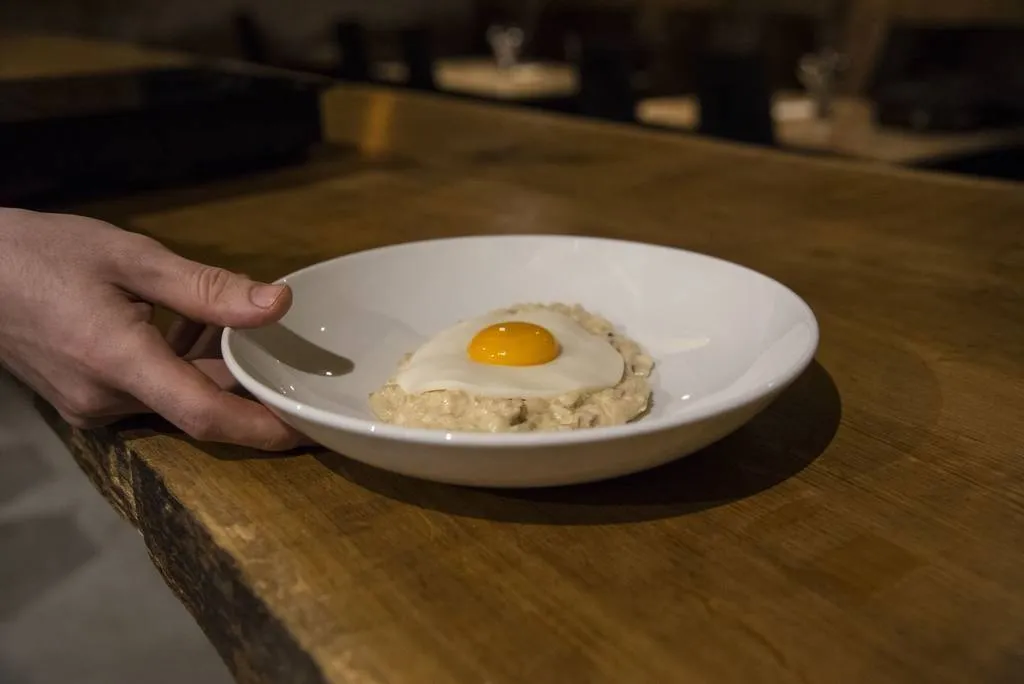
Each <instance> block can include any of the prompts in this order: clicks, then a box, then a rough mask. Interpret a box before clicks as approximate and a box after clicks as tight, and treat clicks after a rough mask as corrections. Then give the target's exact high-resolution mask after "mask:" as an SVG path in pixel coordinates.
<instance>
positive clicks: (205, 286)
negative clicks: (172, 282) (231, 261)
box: [194, 266, 234, 304]
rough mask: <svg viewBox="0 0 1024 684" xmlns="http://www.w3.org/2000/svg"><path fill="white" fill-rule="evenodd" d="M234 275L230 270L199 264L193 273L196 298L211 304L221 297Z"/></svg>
mask: <svg viewBox="0 0 1024 684" xmlns="http://www.w3.org/2000/svg"><path fill="white" fill-rule="evenodd" d="M233 278H234V276H233V274H232V273H231V272H229V271H226V270H224V269H223V268H217V267H215V266H201V267H200V268H199V270H198V271H197V272H196V275H195V283H194V287H195V295H196V298H197V299H198V300H199V301H201V302H205V303H207V304H213V303H215V302H217V301H219V300H220V299H222V298H223V297H224V295H225V293H226V292H227V291H228V288H229V287H230V286H231V282H232V280H233Z"/></svg>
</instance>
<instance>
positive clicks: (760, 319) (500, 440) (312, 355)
mask: <svg viewBox="0 0 1024 684" xmlns="http://www.w3.org/2000/svg"><path fill="white" fill-rule="evenodd" d="M282 282H287V283H288V284H289V285H290V286H291V287H292V289H293V291H294V304H293V306H292V309H291V311H289V313H288V314H287V315H286V316H285V318H284V319H283V320H282V322H281V323H280V324H278V325H275V326H269V327H266V328H261V329H258V330H252V331H240V330H230V329H229V330H226V331H225V332H224V337H223V340H222V347H223V352H224V359H225V361H226V362H227V364H228V367H229V368H230V369H231V372H232V373H234V375H235V376H236V377H237V378H238V380H239V382H240V383H241V384H242V385H243V386H244V387H245V388H246V389H247V390H249V391H250V392H251V393H252V394H253V395H254V396H255V397H256V398H258V399H259V400H260V401H262V402H263V403H264V404H266V405H267V406H269V407H270V408H271V409H272V410H274V411H275V412H276V413H277V414H278V415H280V416H281V417H282V418H283V419H284V420H286V421H287V422H288V423H290V424H292V425H293V426H295V427H296V428H297V429H299V430H300V431H302V432H303V433H305V434H306V435H308V436H309V437H311V438H312V439H314V440H316V441H317V442H319V443H320V444H322V445H324V446H325V447H327V448H329V449H332V450H334V451H337V452H338V453H341V454H344V455H346V456H348V457H350V458H353V459H356V460H359V461H362V462H364V463H368V464H370V465H373V466H377V467H379V468H383V469H386V470H391V471H395V472H398V473H403V474H406V475H411V476H415V477H420V478H425V479H428V480H437V481H442V482H451V483H457V484H469V485H482V486H493V487H524V486H547V485H561V484H571V483H577V482H587V481H593V480H600V479H604V478H609V477H613V476H616V475H623V474H626V473H630V472H635V471H639V470H643V469H646V468H650V467H652V466H656V465H659V464H662V463H666V462H668V461H671V460H673V459H676V458H679V457H681V456H685V455H687V454H690V453H692V452H694V451H696V450H698V449H700V448H702V447H704V446H707V445H708V444H710V443H712V442H714V441H716V440H718V439H720V438H722V437H724V436H725V435H727V434H729V433H730V432H732V431H733V430H735V429H736V428H738V427H739V426H741V425H742V424H743V423H745V422H746V421H748V420H749V419H750V418H751V417H753V416H754V415H755V414H756V413H757V412H759V411H760V410H761V409H763V408H764V407H765V406H767V405H768V403H769V402H770V401H771V400H772V399H774V398H775V396H776V395H777V394H778V393H779V392H781V391H782V390H783V389H784V388H785V387H786V386H787V385H789V384H790V383H791V382H792V381H793V380H794V379H795V378H796V377H797V376H798V375H799V374H800V373H801V371H803V370H804V369H805V368H806V367H807V365H808V364H809V363H810V362H811V360H812V358H813V356H814V352H815V349H816V347H817V343H818V326H817V322H816V321H815V318H814V314H813V313H812V312H811V310H810V308H809V307H808V306H807V305H806V304H805V303H804V302H803V300H801V299H800V298H799V297H797V296H796V295H795V294H794V293H793V292H792V291H790V290H789V289H787V288H786V287H784V286H782V285H780V284H779V283H777V282H775V281H774V280H772V279H770V278H767V277H765V276H763V275H761V274H759V273H756V272H754V271H751V270H749V269H746V268H743V267H741V266H737V265H735V264H731V263H728V262H725V261H721V260H719V259H715V258H712V257H708V256H704V255H701V254H695V253H692V252H686V251H682V250H678V249H672V248H668V247H659V246H654V245H648V244H641V243H635V242H624V241H618V240H604V239H595V238H584V237H574V236H533V235H523V236H499V237H468V238H454V239H444V240H430V241H425V242H414V243H407V244H402V245H395V246H391V247H383V248H380V249H374V250H370V251H366V252H360V253H356V254H349V255H347V256H343V257H339V258H337V259H333V260H331V261H325V262H323V263H319V264H316V265H314V266H310V267H309V268H306V269H303V270H301V271H298V272H297V273H294V274H292V275H289V276H287V277H286V278H283V279H282ZM531 301H540V302H564V303H579V304H582V305H583V306H584V307H586V308H587V309H589V310H590V311H592V312H594V313H598V314H601V315H603V316H605V317H606V318H608V319H609V320H611V321H612V322H613V323H615V324H617V325H618V326H619V327H620V328H621V329H622V330H623V331H624V332H625V333H626V334H628V335H629V336H631V337H632V338H633V339H635V340H637V341H638V342H639V343H640V344H641V345H642V346H643V347H645V348H646V350H647V351H648V352H649V353H650V354H651V355H652V356H653V357H654V359H655V362H656V363H657V367H656V370H655V373H654V375H653V378H652V380H653V385H654V405H653V408H652V410H651V411H650V413H649V414H648V415H647V416H646V417H644V418H643V419H641V420H639V421H637V422H635V423H631V424H629V425H623V426H616V427H603V428H592V429H586V430H577V431H569V432H555V433H523V434H480V433H461V432H445V431H441V430H423V429H410V428H402V427H396V426H392V425H387V424H384V423H380V422H378V421H376V420H375V419H374V416H373V414H372V413H371V412H370V409H369V406H368V402H367V397H368V395H369V393H370V392H371V391H374V390H376V389H377V388H378V387H379V386H380V385H381V384H382V383H384V381H385V380H386V379H387V378H388V377H389V376H390V375H391V374H392V373H393V371H394V369H395V366H396V364H397V363H398V361H399V359H400V357H401V356H402V355H403V354H405V353H407V352H410V351H412V350H413V349H415V348H416V347H417V346H419V345H420V344H421V343H422V342H424V341H425V340H427V339H428V338H429V337H430V336H431V335H433V334H434V333H436V332H438V331H439V330H441V329H443V328H445V327H447V326H449V325H451V324H453V323H455V322H457V321H459V320H460V319H464V318H468V317H471V316H476V315H479V314H483V313H485V312H488V311H491V310H493V309H497V308H500V307H505V306H509V305H512V304H516V303H521V302H531Z"/></svg>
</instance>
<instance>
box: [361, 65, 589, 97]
mask: <svg viewBox="0 0 1024 684" xmlns="http://www.w3.org/2000/svg"><path fill="white" fill-rule="evenodd" d="M374 72H375V76H376V77H377V78H378V79H379V80H381V81H383V82H386V83H394V84H401V83H404V82H405V81H406V79H407V78H408V69H407V68H406V66H405V65H404V64H403V63H401V62H397V61H388V62H378V63H377V64H376V65H375V66H374ZM434 80H435V82H436V84H437V89H438V90H441V91H445V92H451V93H459V94H463V95H472V96H475V97H479V98H484V99H493V100H510V101H515V100H542V99H554V98H566V97H571V96H572V95H574V94H575V93H576V91H577V89H578V87H579V84H578V78H577V76H576V67H574V66H573V65H571V64H564V63H559V62H524V63H521V64H517V65H515V66H512V67H508V68H501V67H499V66H498V64H497V63H496V62H495V61H494V60H493V59H491V58H488V57H460V58H446V59H440V60H438V61H437V63H436V64H435V66H434Z"/></svg>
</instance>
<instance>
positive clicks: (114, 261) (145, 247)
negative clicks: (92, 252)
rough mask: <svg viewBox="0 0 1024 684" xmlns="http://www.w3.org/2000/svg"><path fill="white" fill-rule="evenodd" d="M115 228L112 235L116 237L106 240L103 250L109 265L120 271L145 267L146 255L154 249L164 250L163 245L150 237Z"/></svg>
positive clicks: (146, 264) (146, 263) (146, 262)
mask: <svg viewBox="0 0 1024 684" xmlns="http://www.w3.org/2000/svg"><path fill="white" fill-rule="evenodd" d="M116 230H117V232H116V233H115V235H114V237H115V238H116V239H111V240H108V241H107V246H106V248H105V252H106V254H107V256H108V258H109V259H110V261H111V265H113V266H114V267H115V268H118V269H120V270H121V271H124V272H133V271H137V270H138V269H145V268H147V266H148V262H149V259H148V256H149V255H151V254H152V253H153V252H154V251H162V250H164V246H163V245H161V244H160V243H159V242H157V241H156V240H154V239H153V238H151V237H148V236H146V235H141V234H139V233H132V232H129V231H126V230H120V229H116Z"/></svg>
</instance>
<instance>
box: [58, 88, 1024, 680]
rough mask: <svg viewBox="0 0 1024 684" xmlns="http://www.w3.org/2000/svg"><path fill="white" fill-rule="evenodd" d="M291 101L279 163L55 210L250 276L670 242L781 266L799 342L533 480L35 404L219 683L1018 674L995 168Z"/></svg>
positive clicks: (1021, 617) (1020, 651)
mask: <svg viewBox="0 0 1024 684" xmlns="http://www.w3.org/2000/svg"><path fill="white" fill-rule="evenodd" d="M324 121H325V129H326V130H327V132H328V135H329V138H330V140H331V141H332V142H333V143H334V144H335V147H334V150H333V151H329V152H325V153H323V154H321V155H319V156H318V158H317V159H315V160H314V161H311V162H310V164H309V165H307V166H306V167H303V168H300V169H291V170H285V171H281V172H278V173H274V174H267V175H264V176H259V177H255V178H247V179H242V180H236V181H228V182H224V183H220V184H217V185H213V186H207V187H204V188H200V189H195V190H178V191H166V192H162V193H158V194H154V195H148V196H145V197H135V198H129V199H125V200H121V201H113V202H105V203H99V204H92V205H88V206H83V207H79V208H78V210H79V211H83V212H86V213H89V214H92V215H95V216H100V217H103V218H107V219H109V220H113V221H115V222H117V223H119V224H120V225H122V226H124V227H126V228H129V229H132V230H138V231H142V232H145V233H148V234H150V235H153V236H155V237H157V238H159V239H161V240H164V241H165V242H167V243H168V244H169V245H171V246H172V247H174V248H176V249H178V250H179V251H181V252H182V253H184V254H186V255H188V256H191V257H195V258H200V259H204V260H206V261H209V262H213V263H218V264H221V265H224V266H226V267H229V268H236V269H239V270H244V271H246V272H248V273H251V274H252V275H254V276H256V277H274V276H279V275H281V274H283V273H285V272H288V271H290V270H292V269H294V268H297V267H299V266H302V265H305V264H308V263H311V262H314V261H317V260H320V259H323V258H326V257H330V256H335V255H337V254H342V253H346V252H350V251H353V250H357V249H362V248H367V247H372V246H376V245H381V244H388V243H394V242H400V241H404V240H409V239H415V238H422V237H428V236H441V235H458V234H471V233H510V232H545V233H552V232H553V233H582V234H591V235H608V236H616V237H624V238H630V239H638V240H646V241H651V242H658V243H665V244H673V245H678V246H681V247H685V248H690V249H695V250H699V251H704V252H708V253H712V254H715V255H717V256H721V257H724V258H728V259H732V260H735V261H738V262H740V263H743V264H746V265H749V266H751V267H753V268H756V269H759V270H761V271H763V272H765V273H767V274H768V275H771V276H773V277H776V278H778V279H779V280H781V281H782V282H784V283H786V284H787V285H789V286H791V287H793V288H794V289H795V290H796V291H797V292H798V293H800V294H801V295H802V296H804V297H805V298H806V299H807V300H808V302H809V303H810V304H811V306H812V307H813V308H814V310H815V312H816V313H817V315H818V316H819V319H820V322H821V326H822V332H823V337H822V345H821V349H820V353H819V355H818V359H817V362H816V363H815V365H814V366H812V368H811V369H810V370H809V371H808V372H807V373H806V374H805V375H804V376H803V377H802V378H801V379H800V380H799V381H798V382H797V384H796V385H795V386H794V387H793V388H792V390H791V391H789V392H787V393H786V394H784V395H783V396H782V397H781V398H780V400H779V401H778V402H777V403H776V404H775V405H774V406H773V407H771V408H770V409H769V410H768V411H766V412H765V413H764V414H762V415H761V416H759V417H758V418H757V419H756V420H755V421H753V422H752V423H751V424H750V425H748V426H746V427H745V428H743V429H742V430H740V431H739V432H738V433H737V434H735V435H734V436H732V437H730V438H728V439H726V440H724V441H723V442H721V443H719V444H717V445H715V446H713V447H711V448H710V449H707V450H705V451H704V452H701V453H700V454H697V455H695V456H692V457H690V458H687V459H684V460H682V461H680V462H678V463H675V464H673V465H670V466H667V467H665V468H662V469H660V470H658V471H655V472H651V473H646V474H641V475H638V476H634V477H630V478H625V479H622V480H618V481H614V482H609V483H604V484H599V485H594V486H587V487H578V488H571V489H556V490H550V491H535V492H490V491H480V490H473V489H459V488H454V487H447V486H442V485H435V484H430V483H425V482H415V481H412V480H408V479H405V478H401V477H398V476H393V475H389V474H386V473H382V472H378V471H375V470H373V469H371V468H368V467H365V466H361V465H358V464H356V463H352V462H350V461H348V460H346V459H345V458H343V457H341V456H337V455H333V454H328V453H324V452H320V451H309V452H298V453H293V454H286V455H280V456H264V455H259V454H257V453H254V452H251V451H246V450H243V449H235V448H230V447H221V446H211V445H201V444H195V443H192V442H191V441H189V440H187V439H185V438H183V437H182V436H180V435H177V434H175V433H174V432H173V431H170V430H168V429H166V427H164V426H161V425H159V424H157V423H153V422H145V421H143V422H138V421H136V422H134V423H131V424H126V425H120V426H116V427H114V428H108V429H104V430H99V431H95V432H91V433H83V432H77V431H73V430H70V429H68V428H67V427H66V426H64V425H62V424H61V423H60V421H59V420H57V419H55V418H54V416H53V415H52V413H50V414H48V415H49V417H50V419H51V422H52V424H54V425H55V427H56V428H57V429H58V430H59V431H60V432H61V434H62V435H63V436H64V438H65V441H66V442H67V443H68V444H69V446H70V447H71V449H72V451H73V452H74V454H75V457H76V458H77V459H78V460H79V462H80V463H81V464H82V466H83V468H84V469H85V470H86V472H87V473H89V474H90V476H91V477H92V479H93V481H94V482H95V483H96V484H97V486H98V487H99V489H100V490H101V491H102V492H103V493H104V494H105V495H106V496H107V498H109V499H110V500H111V502H112V503H113V505H114V506H115V507H117V509H118V510H120V511H121V512H122V513H123V514H124V515H125V516H126V517H127V518H128V519H129V520H131V521H132V522H133V523H134V524H135V525H136V526H137V527H138V528H139V530H140V532H141V533H142V535H143V537H144V538H145V540H146V544H147V546H148V548H149V551H150V554H151V555H152V557H153V560H154V563H155V564H156V565H157V567H158V568H159V569H160V571H161V572H162V573H163V575H164V577H165V578H166V580H167V582H168V584H169V585H170V586H171V587H172V588H173V589H174V591H176V592H177V594H178V596H180V597H181V599H182V601H183V602H184V603H185V604H186V605H187V606H188V608H189V609H190V610H191V612H192V613H193V615H195V617H196V619H197V621H198V622H199V624H200V625H201V626H202V627H203V629H205V630H206V633H207V634H208V635H209V637H210V638H211V640H212V641H213V643H214V644H215V645H216V646H217V648H218V649H219V651H220V653H221V654H222V655H223V657H224V658H225V660H226V661H227V663H228V665H229V666H230V667H231V669H232V671H233V672H234V674H235V676H236V677H237V678H238V680H239V681H241V682H253V683H257V682H258V683H271V682H275V683H277V682H288V683H294V682H299V683H305V682H315V683H332V684H333V683H340V682H361V683H372V684H383V683H405V682H414V683H419V682H430V683H431V684H447V683H449V682H451V683H456V682H458V683H460V684H461V683H481V684H482V683H484V682H491V683H502V684H504V683H506V682H508V683H511V682H523V681H530V682H535V683H540V682H559V683H561V682H589V683H595V684H599V683H605V682H607V683H613V682H614V683H616V684H619V683H622V682H715V683H718V682H729V683H731V682H738V683H744V684H747V683H750V682H811V683H816V682H837V683H845V682H850V683H853V682H872V683H873V684H883V683H886V682H899V683H907V684H910V683H915V684H916V683H917V682H930V683H940V682H950V683H953V682H956V683H958V684H959V683H962V682H991V683H1009V682H1016V681H1022V680H1024V591H1022V586H1024V458H1022V456H1024V448H1022V444H1024V428H1022V422H1021V420H1020V416H1021V408H1022V395H1024V282H1022V273H1024V237H1022V236H1024V233H1022V231H1021V222H1022V220H1024V191H1022V189H1021V187H1020V186H1014V185H1008V184H1000V183H994V182H983V181H975V180H969V179H962V178H953V177H941V176H934V175H927V174H920V173H914V172H907V171H897V170H892V169H884V168H877V167H872V166H867V165H863V164H856V163H852V162H851V163H848V162H833V161H825V160H820V159H811V158H802V157H797V156H790V155H785V154H782V153H777V152H771V151H763V150H756V149H748V148H744V147H739V146H728V145H723V144H715V143H708V142H704V141H700V140H696V139H693V138H689V137H686V136H677V135H672V134H659V133H654V132H649V131H641V130H637V129H635V128H628V127H619V126H615V125H604V124H598V123H585V122H582V121H576V120H572V119H569V118H561V117H556V116H552V115H545V114H540V113H534V112H521V111H516V110H511V109H503V108H490V107H486V106H482V105H481V106H478V105H473V104H468V103H463V102H453V101H449V100H445V99H443V98H435V97H430V96H423V95H412V94H398V93H395V92H389V91H386V90H375V89H355V88H352V89H345V88H339V89H337V90H334V91H332V92H330V93H328V95H327V96H326V97H325V101H324ZM44 412H46V410H45V407H44Z"/></svg>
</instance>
